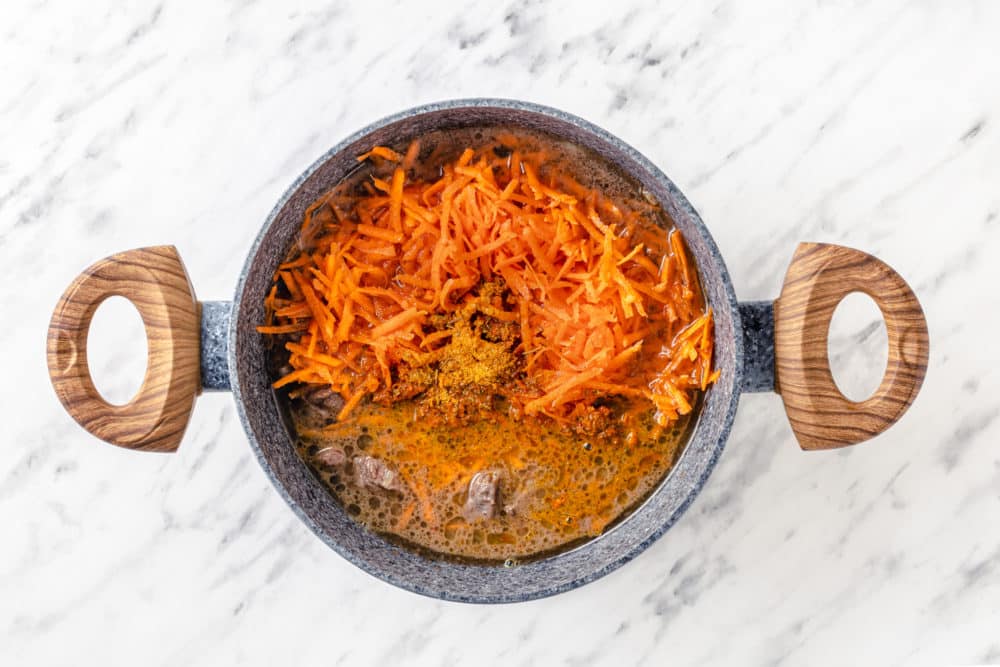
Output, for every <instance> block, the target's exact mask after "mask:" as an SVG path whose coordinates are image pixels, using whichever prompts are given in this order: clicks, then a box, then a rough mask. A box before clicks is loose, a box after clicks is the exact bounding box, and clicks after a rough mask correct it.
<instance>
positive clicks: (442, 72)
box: [0, 0, 1000, 666]
mask: <svg viewBox="0 0 1000 667" xmlns="http://www.w3.org/2000/svg"><path fill="white" fill-rule="evenodd" d="M997 34H1000V5H997V4H996V3H989V2H978V3H977V2H973V1H971V0H968V1H965V0H962V1H959V2H952V3H931V2H912V1H910V2H907V1H905V0H886V1H885V2H872V1H870V0H867V1H861V2H855V3H851V4H850V5H847V4H838V3H821V4H804V3H797V2H779V1H778V0H762V1H761V2H752V3H751V2H736V1H734V0H720V1H719V2H713V3H684V4H681V3H675V2H653V1H652V0H624V1H623V2H619V3H615V4H614V5H601V4H587V5H583V4H582V3H578V2H577V3H569V2H553V3H545V4H543V3H532V4H527V3H512V2H498V3H492V4H489V5H483V6H480V7H477V8H472V7H471V6H470V7H465V8H460V7H458V6H457V5H448V6H447V7H444V6H441V7H440V8H438V7H437V6H433V5H429V4H427V3H398V2H397V3H393V2H389V3H350V4H349V3H346V2H323V3H319V2H316V3H305V2H303V3H277V2H271V1H268V0H256V1H252V2H238V3H237V2H233V3H222V2H219V3H198V4H197V5H193V4H190V3H154V2H150V3H143V2H138V3H131V4H129V5H123V4H119V3H113V2H110V0H96V1H95V2H90V3H51V2H50V3H38V2H29V1H28V0H13V1H12V2H6V3H4V4H3V6H2V8H0V37H2V38H0V63H2V64H3V65H2V66H0V261H2V262H3V265H4V266H7V267H10V269H11V270H12V274H11V275H13V276H15V280H14V281H10V283H11V284H9V285H8V289H6V290H4V292H3V294H2V296H0V306H2V309H3V312H4V313H6V314H8V320H9V321H8V323H7V325H6V326H4V327H3V328H2V329H0V341H2V343H3V347H4V349H7V350H9V351H14V352H10V353H9V354H8V356H7V357H5V369H6V370H7V372H8V376H9V377H8V381H7V382H6V383H4V387H5V389H4V390H3V393H2V395H0V397H2V401H0V410H2V411H3V417H4V424H5V428H4V430H3V438H2V443H3V451H4V456H2V457H0V525H2V526H3V527H4V532H3V539H2V540H0V663H2V664H18V665H20V664H24V665H29V664H30V665H34V664H67V663H74V662H83V661H86V662H88V663H90V662H93V663H103V664H128V665H132V664H137V663H142V664H163V665H213V666H216V665H226V664H254V663H256V664H274V663H279V662H281V663H284V662H288V661H289V660H293V661H294V662H296V663H298V664H330V663H335V664H336V663H339V664H350V665H354V664H390V663H414V664H446V665H447V664H463V663H464V662H466V661H467V658H468V655H469V647H475V649H476V650H477V651H479V652H481V653H482V654H484V655H488V656H490V657H491V658H493V659H494V661H502V662H503V663H504V664H510V665H543V664H544V665H548V664H578V665H579V664H609V665H620V664H636V665H662V664H664V663H669V664H676V665H689V664H690V665H695V664H697V665H732V664H785V665H798V664H809V665H838V666H840V665H844V664H857V665H868V664H870V665H886V664H891V665H895V664H906V665H949V664H965V665H968V664H983V663H998V662H1000V634H998V632H997V628H998V627H1000V531H997V530H996V526H998V525H1000V450H998V448H997V442H998V441H1000V421H998V416H1000V352H998V348H997V347H996V344H995V338H996V331H997V327H998V326H1000V321H998V317H1000V315H998V312H1000V309H998V306H1000V300H998V297H997V296H996V294H995V293H994V290H993V289H992V286H993V285H995V284H996V283H997V282H1000V280H998V279H1000V273H998V269H997V266H996V262H995V260H994V258H995V257H998V256H1000V188H998V187H997V184H998V183H1000V87H998V86H997V85H996V82H997V81H1000V54H998V48H1000V47H998V46H997V40H996V35H997ZM474 96H502V97H510V98H519V99H525V100H530V101H533V102H538V103H541V104H547V105H549V106H553V107H557V108H561V109H565V110H567V111H569V112H571V113H574V114H577V115H579V116H582V117H584V118H587V119H588V120H591V121H593V122H594V123H596V124H598V125H600V126H602V127H604V128H606V129H608V130H609V131H610V132H612V133H614V134H616V135H618V136H620V137H622V138H623V139H624V140H625V141H626V142H628V143H629V144H631V145H634V146H636V147H637V148H638V149H639V150H640V151H642V152H643V153H644V154H645V155H647V156H648V157H649V158H650V159H651V160H652V161H653V163H655V164H656V165H657V166H659V167H660V168H661V169H663V171H664V172H666V173H667V174H668V175H669V176H670V177H671V178H672V179H673V180H674V182H676V183H677V184H678V186H679V187H680V189H681V190H682V191H683V192H684V193H685V194H686V195H687V197H688V198H689V199H690V200H691V201H692V203H693V204H694V205H695V207H696V208H697V209H698V211H699V212H700V213H701V216H702V218H703V219H704V220H705V222H706V224H707V225H708V227H709V228H710V230H711V232H712V235H713V237H714V239H715V241H716V242H717V243H718V245H719V247H720V250H721V252H722V255H723V257H724V258H725V260H726V263H727V265H728V267H729V270H730V272H731V274H732V277H733V282H734V284H735V286H736V290H737V296H738V297H739V298H740V299H741V300H747V301H753V300H765V299H772V298H774V297H775V296H776V295H777V293H778V291H779V289H780V281H781V279H782V277H783V275H784V271H785V268H786V266H787V263H788V260H789V259H790V257H791V254H792V252H793V250H794V246H795V243H796V242H797V241H800V240H812V241H823V242H832V243H841V244H845V245H851V246H854V247H858V248H860V249H862V250H865V251H867V252H871V253H873V254H875V255H877V256H879V257H880V258H882V259H883V260H885V261H886V262H888V263H889V264H890V265H892V266H893V267H894V268H896V269H897V270H898V271H899V272H900V273H901V274H902V275H903V276H904V277H905V278H906V279H907V281H908V282H909V283H910V285H911V286H912V287H913V288H914V290H915V291H916V293H917V294H918V296H919V297H920V299H921V300H922V303H923V305H924V308H925V312H926V314H927V319H928V323H929V325H930V328H931V339H932V340H933V341H934V350H933V351H932V356H931V360H930V368H929V372H928V375H927V380H926V382H925V384H924V387H923V389H922V390H921V394H920V396H919V397H918V399H917V401H916V402H915V403H914V405H913V407H912V408H911V410H910V411H909V412H908V413H907V414H906V416H905V418H904V419H903V421H902V422H901V423H900V424H898V425H897V426H896V427H894V428H893V429H891V430H890V431H888V432H887V433H886V434H885V435H883V436H881V437H880V438H878V439H877V440H875V441H873V442H870V443H867V444H865V445H861V446H859V447H857V448H854V449H850V450H843V451H836V452H814V453H803V452H801V451H799V449H798V447H797V445H796V444H795V441H794V438H793V437H792V435H791V433H790V431H789V428H788V424H787V420H786V418H785V416H784V414H783V411H782V406H781V401H780V399H778V398H777V397H775V396H773V395H769V394H766V393H762V394H753V395H744V396H743V398H742V399H741V405H740V409H739V413H738V414H737V417H736V420H735V423H734V426H733V431H732V434H731V436H730V440H729V443H728V445H727V447H726V450H725V453H724V454H723V455H722V457H721V458H720V460H719V462H718V465H717V466H716V468H715V471H714V472H713V474H712V477H711V479H710V480H709V482H708V484H707V485H706V486H705V488H704V490H703V492H702V493H701V494H700V495H699V496H698V498H697V499H696V500H695V501H694V502H693V503H692V505H691V507H690V508H689V509H688V511H687V513H686V514H685V515H684V517H683V519H682V520H681V521H679V522H678V523H677V524H676V525H675V526H674V527H673V528H672V529H671V530H670V532H669V533H668V534H667V535H666V536H665V537H664V538H663V539H661V540H659V541H657V542H656V543H655V544H653V545H652V546H651V547H650V548H649V549H648V550H646V551H645V552H644V553H643V554H641V555H640V556H639V557H637V558H636V559H635V560H633V561H632V562H631V563H629V564H628V565H627V566H626V567H624V568H621V569H619V570H617V571H615V572H613V573H612V574H610V575H608V576H607V577H604V578H602V579H600V580H598V581H596V582H593V583H592V584H589V585H587V586H585V587H583V588H580V589H578V590H576V591H573V592H570V593H566V594H563V595H560V596H556V597H552V598H547V599H544V600H539V601H536V602H530V603H526V604H521V605H510V606H500V607H471V606H468V605H458V604H454V603H447V602H441V601H434V600H430V599H426V598H423V597H420V596H416V595H413V594H411V593H408V592H405V591H400V590H398V589H396V588H394V587H391V586H387V585H385V584H384V583H382V582H380V581H378V580H375V579H373V578H372V577H370V576H369V575H367V574H365V573H363V572H361V571H360V570H358V569H357V568H355V567H354V566H353V565H351V564H349V563H348V562H346V561H345V560H343V559H342V558H341V557H339V556H338V555H337V554H336V553H334V552H333V551H331V550H330V549H328V548H327V547H326V546H325V545H323V544H322V543H321V542H319V541H318V540H317V539H316V538H315V537H314V536H313V534H312V533H311V532H310V531H309V530H308V528H306V527H305V526H304V525H303V524H302V523H301V522H300V521H299V520H298V518H296V517H295V516H294V514H292V513H291V512H289V511H288V508H287V506H286V505H285V503H284V502H283V501H282V499H281V498H280V497H279V496H278V495H277V494H276V493H275V492H274V490H273V489H272V487H271V485H270V483H269V481H268V480H267V478H266V477H265V475H264V473H263V472H262V471H261V470H260V468H259V466H258V465H257V463H256V462H255V461H254V459H253V455H252V453H251V451H250V448H249V447H248V446H247V442H246V438H245V436H244V433H243V431H242V429H241V428H240V425H239V422H238V419H237V416H236V409H235V407H234V405H233V402H232V397H231V396H230V395H228V394H224V393H206V394H204V395H202V396H201V397H200V398H199V399H198V402H197V405H196V407H195V411H194V415H193V418H192V421H191V425H190V427H189V429H188V432H187V434H186V437H185V440H184V443H183V445H182V446H181V448H180V450H179V451H178V452H177V453H175V454H172V455H169V456H166V455H152V454H147V455H141V454H135V453H132V452H127V451H124V450H120V449H118V448H114V447H109V446H104V445H101V444H100V443H98V442H97V441H95V440H94V439H93V438H91V437H89V436H87V435H86V434H85V433H83V432H81V431H80V429H79V427H77V426H76V424H75V423H74V422H73V421H72V420H71V419H70V418H69V417H68V416H66V414H65V413H64V411H63V410H62V408H61V406H60V405H59V403H58V401H57V400H56V398H55V396H54V394H53V392H52V390H51V387H50V386H49V383H48V380H47V378H46V376H45V361H44V331H45V327H46V326H47V323H48V318H49V315H50V312H51V308H52V306H53V305H54V304H55V301H56V299H57V297H58V295H59V293H60V292H61V291H62V289H63V288H64V287H65V286H66V285H67V284H68V283H69V281H70V280H71V279H72V277H73V276H74V275H75V274H76V273H77V272H78V271H80V270H81V269H83V268H84V267H86V266H87V265H89V264H90V263H91V262H93V261H94V260H95V259H97V258H99V257H102V256H104V255H106V254H109V253H111V252H114V251H117V250H121V249H125V248H132V247H137V246H144V245H156V244H160V243H173V244H175V245H177V247H178V249H179V251H180V254H181V256H182V257H183V259H184V261H185V263H186V265H187V268H188V272H189V274H190V276H191V280H192V282H193V284H194V286H195V288H196V291H197V294H198V295H199V297H200V298H202V299H209V300H210V299H227V298H229V297H230V296H231V295H232V294H233V291H234V288H235V285H236V279H237V276H238V275H239V273H240V269H241V267H242V264H243V261H244V259H245V257H246V254H247V251H248V250H249V249H250V247H251V244H252V242H253V238H254V235H255V233H256V231H257V230H258V229H259V227H260V224H261V222H262V221H263V220H264V218H265V217H266V215H267V213H268V211H269V210H270V209H271V207H272V206H273V204H274V202H275V201H276V200H277V199H278V197H279V196H280V194H281V193H282V192H283V191H284V189H285V188H286V186H287V185H288V184H289V183H290V182H291V181H292V180H293V179H294V178H295V176H296V175H297V174H299V173H301V172H302V170H303V169H305V168H306V167H307V166H308V165H309V164H310V163H311V162H312V160H313V159H314V158H315V157H316V156H317V155H319V154H321V153H322V152H323V151H324V150H325V149H326V148H327V147H329V146H332V145H334V144H335V143H336V142H337V141H339V140H340V139H342V138H343V137H345V136H347V135H348V134H349V133H351V132H352V131H354V130H355V129H357V128H359V127H363V126H364V125H366V124H367V123H369V122H370V121H372V120H374V119H376V118H380V117H382V116H385V115H386V114H390V113H393V112H396V111H399V110H401V109H405V108H408V107H412V106H415V105H418V104H422V103H426V102H431V101H434V100H441V99H449V98H459V97H474ZM25 277H27V278H29V279H30V285H29V286H28V287H25V286H24V284H23V281H24V280H25ZM878 329H879V325H878V323H877V322H875V321H858V322H855V323H854V325H853V326H852V327H850V328H845V329H843V330H839V331H834V332H833V335H832V338H831V346H832V347H833V348H834V349H837V350H840V352H838V353H837V354H836V358H835V359H834V365H835V366H838V367H840V368H841V369H842V370H843V372H842V373H840V375H839V376H838V379H843V380H845V381H851V380H852V379H855V380H856V379H858V378H861V377H863V376H865V375H866V374H868V373H869V372H870V370H871V368H872V367H874V366H877V365H878V364H879V363H881V362H880V361H879V360H875V359H874V355H873V352H874V350H875V349H877V343H878V336H877V333H878ZM93 343H94V349H98V348H99V349H102V350H104V351H105V352H106V353H107V354H102V355H101V358H102V359H104V360H105V361H104V362H102V364H101V366H100V367H95V369H94V371H95V373H96V374H97V375H98V379H99V381H101V378H104V380H103V382H104V384H102V385H101V386H104V387H109V388H112V387H113V386H114V385H115V382H116V381H115V378H124V377H132V378H134V377H136V376H138V375H139V374H141V373H142V368H143V366H142V362H141V360H138V359H134V358H131V357H129V356H128V355H125V354H123V353H118V352H117V350H118V349H119V347H120V345H116V343H120V341H114V340H109V341H93ZM119 381H120V380H119ZM99 384H100V382H99ZM372 619H378V620H379V623H377V624H376V623H373V622H372Z"/></svg>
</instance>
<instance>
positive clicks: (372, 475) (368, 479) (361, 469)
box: [354, 456, 406, 491]
mask: <svg viewBox="0 0 1000 667" xmlns="http://www.w3.org/2000/svg"><path fill="white" fill-rule="evenodd" d="M354 476H355V477H356V478H357V481H358V484H359V485H361V486H365V487H368V488H374V487H377V488H380V489H385V490H386V491H402V490H403V489H405V488H406V485H405V484H404V483H403V479H402V478H401V477H400V476H399V473H398V472H396V471H395V470H393V469H392V468H390V467H389V465H388V464H386V463H385V462H384V461H382V460H381V459H377V458H375V457H374V456H355V457H354Z"/></svg>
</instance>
